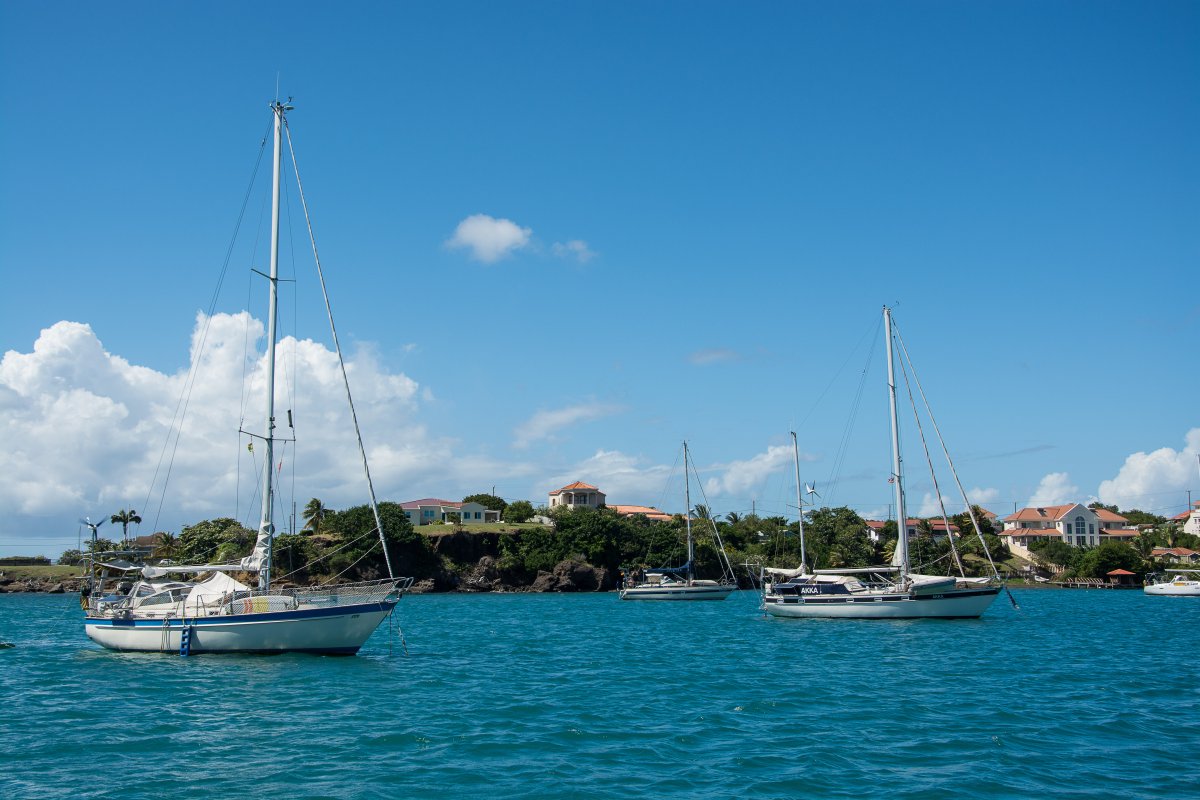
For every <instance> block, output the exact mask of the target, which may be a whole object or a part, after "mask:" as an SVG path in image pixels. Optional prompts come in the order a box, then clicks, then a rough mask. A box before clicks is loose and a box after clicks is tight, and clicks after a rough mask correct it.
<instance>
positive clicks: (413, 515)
mask: <svg viewBox="0 0 1200 800" xmlns="http://www.w3.org/2000/svg"><path fill="white" fill-rule="evenodd" d="M400 508H402V509H404V514H405V515H406V516H407V517H408V521H409V522H411V523H412V525H413V527H414V528H415V527H417V526H418V525H431V524H433V523H440V522H450V521H452V517H451V516H450V515H451V514H457V515H458V518H459V519H460V520H461V521H462V522H470V523H475V522H499V521H500V512H499V511H492V510H491V509H489V508H486V507H485V506H482V505H480V504H479V503H475V502H470V503H456V502H454V501H453V500H439V499H437V498H435V497H427V498H425V499H423V500H410V501H409V502H407V503H401V504H400Z"/></svg>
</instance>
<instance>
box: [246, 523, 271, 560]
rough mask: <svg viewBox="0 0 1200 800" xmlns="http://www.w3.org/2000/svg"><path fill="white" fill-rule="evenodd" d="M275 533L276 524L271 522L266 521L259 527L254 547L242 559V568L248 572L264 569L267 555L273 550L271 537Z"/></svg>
mask: <svg viewBox="0 0 1200 800" xmlns="http://www.w3.org/2000/svg"><path fill="white" fill-rule="evenodd" d="M274 535H275V526H274V525H272V524H271V523H269V522H267V523H264V524H263V525H262V526H260V527H259V529H258V538H257V539H255V540H254V549H253V550H252V551H250V555H248V556H246V557H245V558H243V559H242V569H244V570H246V571H247V572H259V571H261V570H262V565H263V564H265V563H266V561H267V556H268V554H269V553H270V552H271V538H272V537H273V536H274Z"/></svg>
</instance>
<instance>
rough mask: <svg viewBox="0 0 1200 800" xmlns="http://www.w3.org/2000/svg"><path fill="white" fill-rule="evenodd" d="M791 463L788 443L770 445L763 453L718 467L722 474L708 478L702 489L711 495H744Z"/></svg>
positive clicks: (790, 449) (790, 450)
mask: <svg viewBox="0 0 1200 800" xmlns="http://www.w3.org/2000/svg"><path fill="white" fill-rule="evenodd" d="M791 464H792V448H791V446H790V445H771V446H769V447H767V451H766V452H765V453H759V454H758V455H756V456H754V457H753V458H750V459H748V460H746V461H734V462H731V463H729V464H726V465H723V466H722V467H720V468H719V469H721V470H722V471H723V474H722V475H719V476H716V477H712V478H709V479H708V480H707V481H705V483H704V489H705V491H706V492H708V494H709V495H711V496H720V495H746V494H749V493H750V492H751V490H753V489H756V488H758V487H759V486H761V485H762V484H763V483H764V482H765V481H766V479H767V478H768V477H770V476H771V475H772V474H774V473H776V472H779V471H780V470H782V469H784V468H785V467H787V466H789V465H791Z"/></svg>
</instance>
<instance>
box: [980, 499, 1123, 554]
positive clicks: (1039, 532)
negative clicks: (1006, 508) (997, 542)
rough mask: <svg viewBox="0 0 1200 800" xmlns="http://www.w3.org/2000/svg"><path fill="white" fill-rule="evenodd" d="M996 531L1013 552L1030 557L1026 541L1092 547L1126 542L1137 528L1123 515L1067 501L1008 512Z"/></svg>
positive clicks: (1028, 542) (1028, 543)
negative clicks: (1054, 540)
mask: <svg viewBox="0 0 1200 800" xmlns="http://www.w3.org/2000/svg"><path fill="white" fill-rule="evenodd" d="M999 535H1000V536H1001V537H1003V538H1004V539H1005V540H1007V542H1008V546H1009V548H1010V549H1011V550H1012V551H1013V552H1014V553H1016V554H1017V555H1019V556H1022V557H1023V558H1031V557H1032V553H1031V552H1030V550H1029V545H1030V544H1032V543H1033V542H1034V541H1037V540H1039V539H1041V540H1049V539H1057V540H1058V541H1060V542H1063V543H1064V544H1069V545H1072V546H1074V547H1095V546H1097V545H1099V544H1100V543H1102V542H1109V541H1125V542H1128V541H1130V540H1132V539H1133V538H1134V537H1136V536H1137V535H1138V531H1137V529H1136V528H1133V527H1131V526H1130V525H1129V520H1127V519H1125V517H1122V516H1121V515H1120V514H1114V513H1113V512H1111V511H1109V510H1108V509H1106V508H1088V507H1087V506H1085V505H1083V504H1081V503H1067V504H1065V505H1061V506H1030V507H1028V508H1022V509H1021V510H1020V511H1017V512H1015V513H1013V514H1009V515H1008V516H1007V517H1005V518H1004V530H1003V531H1001V532H1000V533H999Z"/></svg>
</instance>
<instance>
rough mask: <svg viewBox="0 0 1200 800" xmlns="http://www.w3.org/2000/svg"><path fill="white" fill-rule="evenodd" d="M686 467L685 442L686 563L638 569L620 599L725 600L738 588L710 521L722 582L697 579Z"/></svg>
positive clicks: (689, 485) (687, 465) (722, 544)
mask: <svg viewBox="0 0 1200 800" xmlns="http://www.w3.org/2000/svg"><path fill="white" fill-rule="evenodd" d="M689 466H691V457H690V456H689V454H688V445H687V442H684V443H683V484H684V502H685V503H686V504H687V511H686V512H685V513H684V515H683V518H684V525H685V527H686V531H687V563H685V564H684V565H683V566H681V567H662V568H659V569H641V570H638V571H637V572H636V574H635V575H633V576H631V577H630V579H629V582H628V583H626V584H625V585H624V586H623V587H622V588H621V592H620V597H621V599H622V600H724V599H725V598H726V597H728V596H729V595H730V594H731V593H732V592H733V590H734V589H736V588H737V580H736V579H735V578H734V575H733V566H732V565H731V564H730V563H729V556H728V555H726V554H725V545H724V543H723V542H722V541H721V534H720V532H719V531H718V530H717V526H716V525H715V524H714V523H713V521H712V519H708V520H707V522H708V524H709V525H710V526H711V529H712V536H713V545H714V547H715V549H716V553H717V562H718V564H719V565H720V567H721V579H720V580H719V581H717V580H711V579H707V578H697V577H696V569H695V562H696V548H695V540H694V539H693V537H692V490H691V481H690V480H689V478H688V475H689V471H688V470H689Z"/></svg>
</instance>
